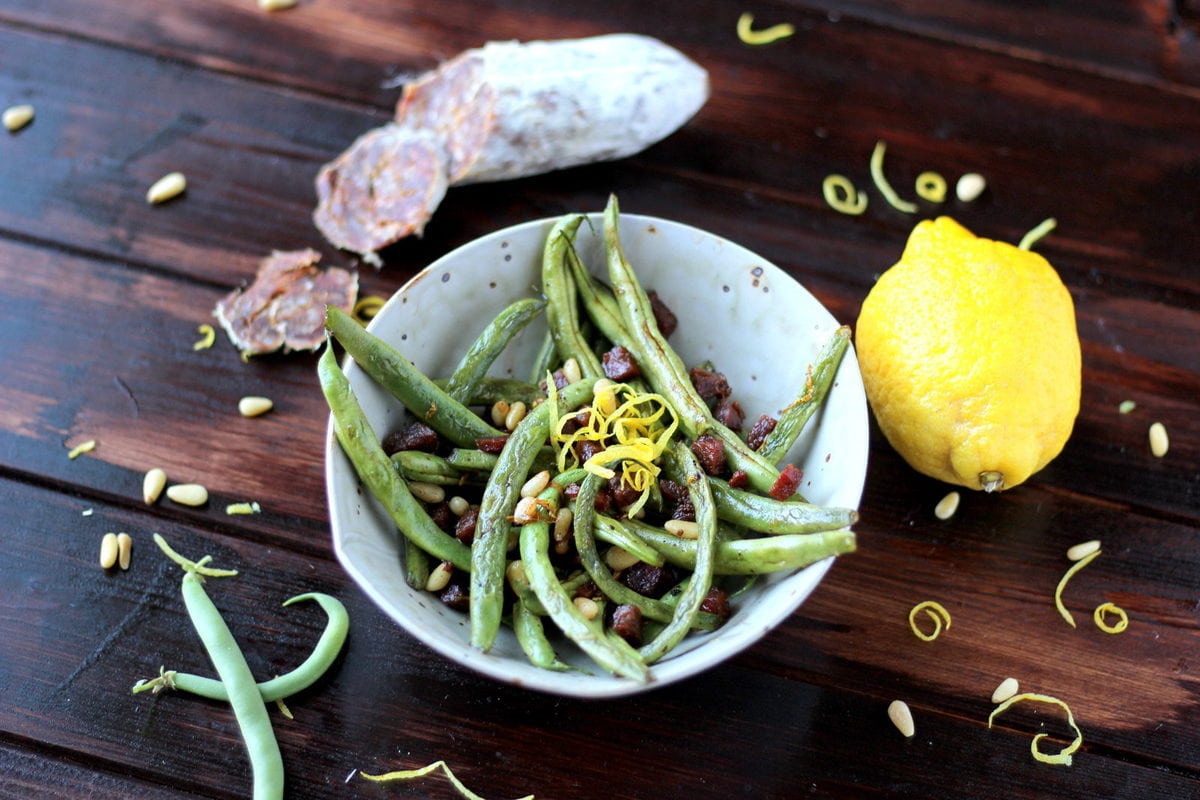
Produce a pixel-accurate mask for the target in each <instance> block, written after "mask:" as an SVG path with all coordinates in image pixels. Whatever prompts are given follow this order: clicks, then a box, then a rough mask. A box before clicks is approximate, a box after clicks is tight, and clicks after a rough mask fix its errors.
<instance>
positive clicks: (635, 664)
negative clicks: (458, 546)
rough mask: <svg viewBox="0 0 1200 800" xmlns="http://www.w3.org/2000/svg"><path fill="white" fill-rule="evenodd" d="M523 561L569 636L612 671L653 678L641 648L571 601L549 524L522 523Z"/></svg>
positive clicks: (546, 605) (551, 614)
mask: <svg viewBox="0 0 1200 800" xmlns="http://www.w3.org/2000/svg"><path fill="white" fill-rule="evenodd" d="M520 544H521V562H522V563H523V564H524V565H525V573H526V574H527V575H528V576H529V583H530V585H531V586H532V587H533V590H534V592H535V593H536V594H537V598H538V600H540V601H541V603H542V606H543V607H544V608H545V609H546V613H547V615H548V616H549V617H550V619H552V620H554V624H555V625H557V626H558V628H559V630H561V631H562V632H563V633H564V634H565V635H566V636H567V638H568V639H570V640H571V641H573V642H574V643H575V644H576V645H578V646H579V649H580V650H583V651H584V652H585V653H587V654H588V655H589V656H591V657H592V660H594V661H595V662H596V663H597V664H599V665H600V666H601V667H603V668H604V669H606V670H608V671H609V672H611V673H613V674H615V675H620V676H623V677H626V678H632V679H634V680H639V681H648V680H650V670H649V669H648V668H647V666H646V664H645V662H644V661H643V660H642V658H641V656H639V655H638V652H637V651H636V650H634V649H633V648H632V647H630V646H629V645H628V644H627V643H626V642H625V641H624V640H623V639H620V638H619V637H618V638H617V639H616V640H615V641H614V640H613V639H611V638H609V637H608V636H607V635H605V633H604V630H603V627H602V625H601V623H600V622H599V621H598V620H589V619H587V618H586V617H584V616H583V614H582V612H580V610H579V609H578V608H577V607H576V606H575V603H574V602H572V600H571V597H570V595H568V594H567V592H566V590H565V589H564V588H563V586H562V584H561V583H559V581H558V577H557V576H556V575H555V574H554V565H553V564H552V563H551V562H550V555H549V547H550V525H549V524H548V523H545V522H531V523H529V524H528V525H522V526H521V536H520Z"/></svg>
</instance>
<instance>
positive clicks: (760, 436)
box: [746, 414, 779, 450]
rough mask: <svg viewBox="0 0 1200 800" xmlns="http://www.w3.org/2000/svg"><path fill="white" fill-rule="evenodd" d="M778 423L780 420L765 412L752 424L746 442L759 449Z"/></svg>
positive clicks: (752, 447)
mask: <svg viewBox="0 0 1200 800" xmlns="http://www.w3.org/2000/svg"><path fill="white" fill-rule="evenodd" d="M778 424H779V420H777V419H775V418H774V417H769V416H767V415H766V414H763V415H762V416H760V417H759V418H758V419H757V420H755V422H754V424H753V425H751V426H750V433H748V434H746V444H747V445H749V446H750V449H751V450H757V449H759V448H760V447H762V446H763V442H765V441H766V440H767V437H768V436H770V435H771V431H773V430H775V426H776V425H778Z"/></svg>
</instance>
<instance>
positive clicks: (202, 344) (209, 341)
mask: <svg viewBox="0 0 1200 800" xmlns="http://www.w3.org/2000/svg"><path fill="white" fill-rule="evenodd" d="M196 333H198V334H200V339H199V340H198V341H196V343H195V344H193V345H192V350H207V349H208V348H210V347H212V346H213V343H214V342H216V341H217V332H216V330H215V329H214V328H213V326H212V325H209V324H208V323H207V322H206V323H204V324H203V325H197V326H196Z"/></svg>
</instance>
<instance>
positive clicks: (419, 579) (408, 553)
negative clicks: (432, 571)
mask: <svg viewBox="0 0 1200 800" xmlns="http://www.w3.org/2000/svg"><path fill="white" fill-rule="evenodd" d="M402 538H403V539H404V557H403V560H404V582H405V583H407V584H408V585H409V586H410V587H411V588H413V589H416V590H417V591H424V590H425V586H426V585H427V584H428V583H429V556H428V555H427V554H426V553H425V551H424V550H422V549H421V548H420V547H418V546H417V543H416V542H414V541H413V540H412V539H410V538H408V537H407V536H404V537H402Z"/></svg>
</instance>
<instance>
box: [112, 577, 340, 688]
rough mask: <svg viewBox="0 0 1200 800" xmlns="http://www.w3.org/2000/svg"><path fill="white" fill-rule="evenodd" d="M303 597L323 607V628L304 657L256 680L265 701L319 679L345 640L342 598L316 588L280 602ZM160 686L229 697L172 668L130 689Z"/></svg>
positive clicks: (218, 683) (208, 683)
mask: <svg viewBox="0 0 1200 800" xmlns="http://www.w3.org/2000/svg"><path fill="white" fill-rule="evenodd" d="M305 600H315V601H316V602H317V603H318V604H319V605H320V606H321V608H322V609H323V610H324V611H325V616H326V617H327V620H326V623H325V630H324V631H323V632H322V633H321V638H320V639H318V640H317V644H316V646H315V647H314V648H313V649H312V652H311V653H309V655H308V658H306V659H304V661H303V662H302V663H301V664H300V665H299V666H298V667H296V668H295V669H294V670H292V671H290V672H287V673H284V674H283V675H280V676H279V677H277V678H272V679H271V680H268V681H263V682H262V683H259V684H258V693H259V694H260V695H262V699H263V701H265V702H267V703H273V702H275V701H276V700H286V699H287V698H289V697H291V696H292V695H295V694H299V693H300V692H302V691H304V690H305V689H307V688H308V687H310V686H312V685H313V684H314V683H316V682H317V681H318V680H320V678H321V676H323V675H324V674H325V673H326V672H327V671H328V670H329V668H330V667H331V666H332V665H333V662H334V660H335V659H337V657H338V654H339V653H340V652H341V650H342V645H343V644H344V643H345V641H346V634H347V632H348V631H349V630H350V617H349V616H348V615H347V614H346V607H345V606H344V605H342V601H340V600H338V599H337V598H336V597H332V596H330V595H327V594H321V593H320V592H308V593H307V594H300V595H296V596H295V597H293V598H291V599H290V600H287V601H286V602H284V606H290V605H292V604H293V603H300V602H303V601H305ZM161 688H171V689H178V690H179V691H181V692H188V693H189V694H194V695H199V696H200V697H207V698H208V699H210V700H223V701H227V700H229V691H228V689H226V688H225V684H224V683H223V682H221V681H219V680H214V679H212V678H205V677H203V676H201V675H192V674H191V673H187V672H176V671H174V670H167V671H165V672H164V673H163V674H162V675H161V676H160V677H158V678H155V679H153V680H151V681H144V682H143V681H139V682H138V684H137V685H136V686H135V687H134V689H133V691H134V692H135V693H136V692H142V691H146V690H147V689H149V690H151V691H157V690H158V689H161Z"/></svg>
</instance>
